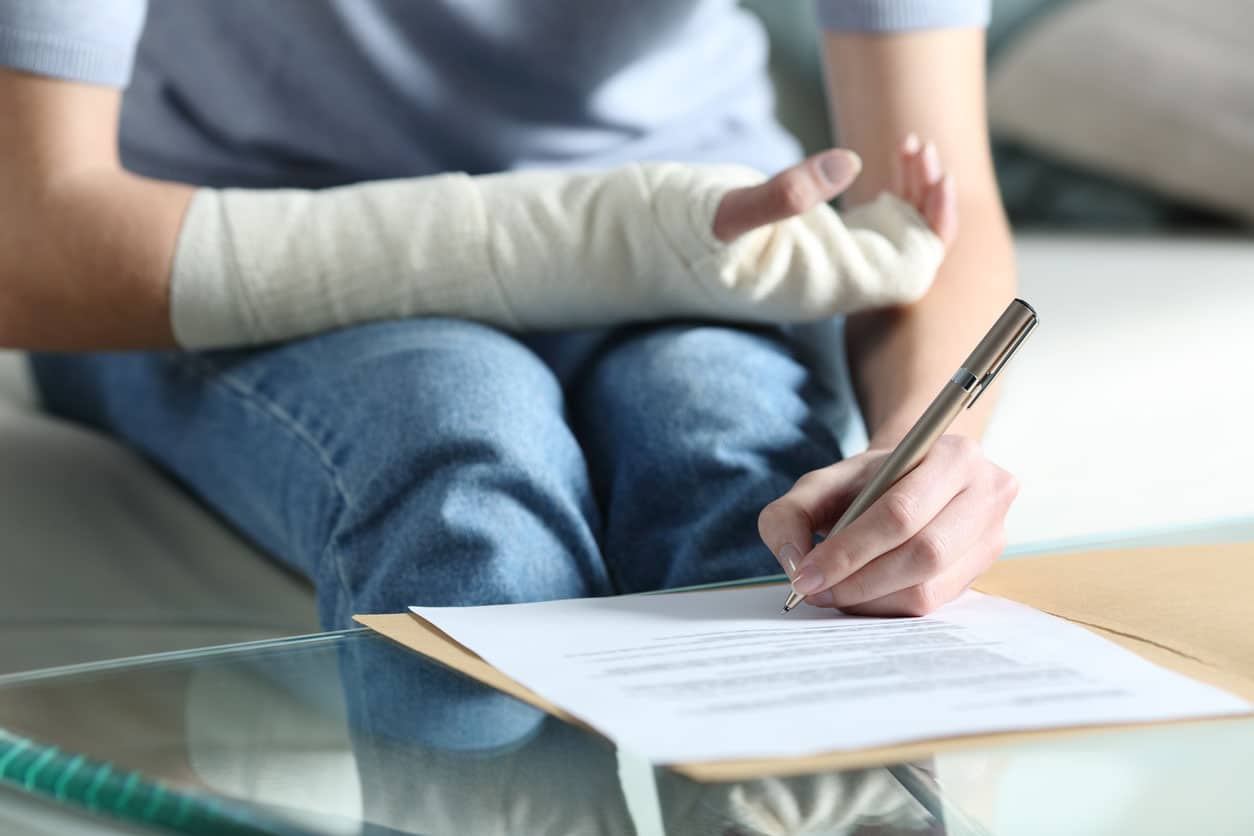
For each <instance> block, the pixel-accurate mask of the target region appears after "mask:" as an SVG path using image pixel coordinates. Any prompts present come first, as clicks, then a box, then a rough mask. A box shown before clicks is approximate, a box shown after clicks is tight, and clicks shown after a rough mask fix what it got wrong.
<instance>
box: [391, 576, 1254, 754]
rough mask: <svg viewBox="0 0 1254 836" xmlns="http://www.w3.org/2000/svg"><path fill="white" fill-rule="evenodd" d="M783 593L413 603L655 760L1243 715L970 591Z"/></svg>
mask: <svg viewBox="0 0 1254 836" xmlns="http://www.w3.org/2000/svg"><path fill="white" fill-rule="evenodd" d="M786 592H787V587H784V586H760V587H748V588H735V589H724V590H718V591H705V592H684V593H674V594H669V595H645V596H641V595H636V596H623V597H614V598H582V599H576V600H567V601H551V602H546V603H538V604H513V605H501V606H487V607H413V608H412V609H413V611H414V612H415V613H416V614H418V615H419V616H421V617H422V618H425V619H426V620H427V621H429V622H431V623H432V624H434V625H435V626H436V627H438V628H439V629H441V630H443V631H444V632H445V633H447V634H448V635H450V636H452V637H453V638H454V639H456V640H457V641H458V642H460V643H461V644H462V645H464V646H466V647H467V648H469V649H470V650H472V651H474V652H475V653H477V654H479V655H480V656H481V657H483V658H484V659H485V660H486V661H487V662H489V663H490V664H492V665H493V666H495V667H496V668H497V669H499V670H500V671H502V672H503V673H505V674H506V675H508V676H510V677H511V678H513V679H515V680H517V681H518V682H520V683H522V684H523V685H526V686H527V687H528V688H530V689H532V690H533V691H535V692H536V693H538V694H540V695H542V696H544V697H545V698H547V699H549V700H550V701H552V702H554V703H556V704H557V705H559V706H561V707H562V708H564V709H566V710H567V711H569V712H570V713H571V714H573V715H575V716H577V717H579V718H580V719H582V720H583V721H584V722H586V723H588V724H589V725H591V726H593V727H594V728H596V729H598V730H600V731H601V732H602V733H604V734H605V735H607V736H608V737H610V738H611V739H612V740H614V741H615V742H617V743H618V744H619V745H620V746H622V747H625V748H627V749H631V750H634V751H636V752H637V753H639V754H641V755H643V756H645V757H647V758H649V759H650V760H652V761H654V762H656V763H676V762H697V761H706V760H722V759H730V758H753V757H775V756H789V755H805V754H817V753H820V752H831V751H837V750H847V749H862V748H867V747H873V746H880V745H886V744H892V743H902V742H905V741H910V740H920V739H929V738H937V737H948V736H953V735H964V734H974V733H980V732H994V731H1011V730H1023V729H1041V728H1048V727H1054V726H1082V725H1089V724H1099V723H1117V722H1131V721H1148V720H1165V719H1175V718H1184V717H1201V716H1207V715H1220V714H1238V713H1243V712H1245V711H1247V710H1248V709H1249V706H1248V705H1247V704H1246V703H1245V702H1244V701H1243V700H1240V699H1238V698H1236V697H1234V696H1232V695H1230V694H1227V693H1225V692H1223V691H1220V690H1219V689H1217V688H1212V687H1210V686H1208V685H1203V684H1201V683H1198V682H1194V681H1193V680H1191V679H1188V678H1187V677H1183V676H1180V675H1178V674H1176V673H1173V672H1171V671H1168V670H1165V669H1163V668H1160V667H1158V666H1156V665H1153V664H1151V663H1149V662H1147V661H1145V660H1143V659H1141V658H1140V657H1139V656H1137V655H1135V654H1133V653H1131V652H1129V651H1127V650H1124V649H1123V648H1121V647H1119V646H1118V645H1115V644H1113V643H1111V642H1108V641H1106V640H1105V639H1102V638H1100V637H1098V636H1096V635H1094V634H1093V633H1090V632H1088V631H1087V630H1085V629H1083V628H1081V627H1078V626H1076V625H1074V624H1070V623H1068V622H1066V621H1063V620H1062V619H1059V618H1055V617H1053V616H1050V615H1046V614H1044V613H1041V612H1038V611H1036V610H1033V609H1031V608H1029V607H1026V606H1023V605H1022V604H1017V603H1014V602H1012V601H1006V600H1004V599H1001V598H994V597H991V596H988V595H982V594H980V593H978V592H967V593H966V594H964V595H963V596H962V597H961V598H960V599H959V600H958V601H956V602H954V603H952V604H949V605H948V606H946V607H944V608H942V609H941V610H940V611H939V612H938V613H936V614H934V615H932V616H929V617H926V618H911V619H879V618H856V617H853V616H846V615H841V614H838V613H833V612H832V611H830V610H819V609H816V608H812V607H804V606H803V607H800V608H798V609H797V610H794V611H793V612H792V613H789V614H787V615H783V614H780V612H779V608H780V604H781V603H782V601H783V598H784V596H785V595H786Z"/></svg>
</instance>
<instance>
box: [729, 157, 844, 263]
mask: <svg viewBox="0 0 1254 836" xmlns="http://www.w3.org/2000/svg"><path fill="white" fill-rule="evenodd" d="M861 171H862V158H861V157H859V156H858V155H857V154H855V153H854V152H853V151H850V150H848V149H845V148H833V149H832V150H830V151H824V152H823V153H821V154H815V155H814V156H813V157H809V158H807V159H805V160H802V161H801V162H799V163H797V164H796V165H794V166H793V167H792V168H786V169H784V170H783V171H781V172H780V173H779V174H776V175H775V176H774V177H772V178H771V179H770V180H767V181H766V182H765V183H761V184H759V185H757V186H746V187H744V188H740V189H732V190H731V191H729V192H727V194H725V195H723V200H722V201H721V202H720V203H719V205H718V211H717V212H716V213H715V215H714V236H715V237H716V238H718V239H719V240H720V241H723V242H729V241H734V240H735V239H737V238H739V237H740V236H741V235H744V234H745V233H746V232H749V231H750V230H753V229H757V228H758V227H760V226H765V225H767V224H773V223H775V222H777V221H783V220H787V219H788V218H791V217H795V216H796V215H801V214H804V213H805V212H808V211H810V210H811V209H813V208H814V207H815V206H818V205H820V204H823V203H826V202H827V201H829V200H831V199H832V198H834V197H836V196H837V195H838V194H840V193H841V192H843V191H844V190H845V189H847V188H849V185H850V184H851V183H853V181H854V180H856V179H857V177H858V174H859V173H860V172H861Z"/></svg>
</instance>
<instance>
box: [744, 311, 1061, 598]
mask: <svg viewBox="0 0 1254 836" xmlns="http://www.w3.org/2000/svg"><path fill="white" fill-rule="evenodd" d="M1036 321H1037V319H1036V312H1035V311H1034V310H1033V309H1032V307H1031V306H1030V305H1028V304H1027V303H1026V302H1023V301H1022V300H1018V299H1016V300H1014V301H1013V302H1012V303H1011V304H1010V306H1009V307H1008V308H1007V309H1006V311H1005V313H1003V314H1002V315H1001V317H1000V318H999V319H998V320H997V322H996V323H994V325H993V327H992V328H991V329H990V331H989V332H988V334H987V335H985V337H984V339H983V340H981V341H980V343H979V345H978V346H976V348H975V350H974V351H973V352H972V353H971V355H970V356H969V357H968V358H967V359H966V361H965V362H964V363H963V365H962V366H961V367H960V368H959V369H958V370H957V371H956V372H955V373H954V374H953V376H952V377H951V379H950V380H948V381H946V382H945V383H944V385H943V386H942V388H941V392H940V394H939V395H937V397H936V398H935V400H933V402H932V404H931V405H930V406H929V407H928V408H927V410H925V411H924V413H923V415H922V416H921V417H920V419H919V420H918V422H917V423H916V424H915V425H914V427H912V428H911V429H910V431H909V432H908V433H906V435H905V437H904V438H903V439H902V440H901V442H900V443H899V444H898V445H897V447H896V448H895V449H894V450H893V451H892V452H891V453H886V452H884V451H868V452H867V453H864V454H862V455H861V456H855V457H853V458H851V459H848V460H846V461H843V462H840V463H837V464H835V465H832V466H831V467H827V468H823V469H822V470H817V471H813V472H812V473H809V474H806V475H805V476H803V477H802V478H801V479H800V480H798V482H797V484H796V485H794V486H793V488H792V490H790V491H789V492H788V493H786V494H785V495H784V496H782V497H780V498H779V499H777V500H776V501H775V502H772V503H771V504H770V505H768V506H767V507H766V508H765V509H764V510H763V512H762V515H761V517H760V518H759V529H760V531H761V534H762V539H763V541H764V542H765V543H766V544H767V545H768V546H769V547H770V548H771V550H772V552H773V553H774V554H775V555H776V557H777V559H778V560H779V561H780V564H781V565H782V566H783V567H784V570H785V571H786V572H787V573H788V575H789V577H790V578H791V579H792V583H793V594H791V595H789V597H788V600H787V602H786V603H785V611H788V610H790V609H792V608H793V607H794V606H796V605H797V603H799V602H800V600H801V599H802V598H803V597H804V598H805V599H807V600H808V601H809V602H810V603H812V604H815V605H817V606H826V607H837V608H839V609H841V610H844V611H846V612H849V613H853V614H858V615H923V614H926V613H928V612H931V611H932V610H934V609H936V608H937V607H938V606H940V605H941V604H943V603H945V602H947V601H949V600H951V599H953V598H955V597H957V596H958V595H959V594H960V593H961V592H962V591H963V590H964V589H965V588H966V587H967V586H968V585H969V584H970V583H971V581H973V580H974V579H975V578H976V577H978V576H979V574H981V573H982V572H983V571H984V569H986V568H987V567H988V566H989V565H990V564H991V563H992V562H993V561H994V560H996V559H997V557H998V556H1000V554H1001V551H1002V549H1003V547H1004V544H1005V536H1004V532H1003V529H1002V526H1003V520H1004V518H1005V513H1006V510H1007V508H1008V507H1009V505H1010V503H1011V502H1012V501H1013V499H1014V497H1015V494H1016V492H1017V486H1016V484H1015V481H1014V477H1012V476H1011V475H1010V474H1009V473H1006V471H1004V470H1002V469H1001V468H999V467H997V466H996V465H994V464H992V463H991V462H989V461H988V460H987V459H985V458H984V457H983V455H982V453H981V452H980V450H979V445H978V444H977V443H976V442H974V441H972V440H971V439H967V438H963V437H960V436H946V435H944V433H945V431H946V429H947V428H948V427H949V425H950V424H951V423H952V422H953V420H954V419H955V418H956V417H957V416H958V414H959V413H961V412H962V410H964V409H966V408H968V407H970V406H971V405H973V404H974V403H975V402H976V400H978V399H979V397H980V395H981V394H983V392H985V391H986V390H987V388H988V386H989V385H990V384H991V383H992V381H993V380H994V378H996V376H997V375H998V373H1000V371H1001V370H1002V368H1004V367H1005V365H1006V363H1007V362H1008V361H1009V360H1010V358H1011V357H1012V356H1013V355H1014V353H1015V351H1017V350H1018V348H1019V346H1020V345H1022V343H1023V341H1024V340H1025V339H1026V338H1027V336H1028V334H1029V333H1030V332H1031V331H1032V329H1033V328H1034V327H1035V326H1036ZM855 494H856V495H855ZM983 521H987V524H986V525H983V524H982V522H983ZM985 528H991V529H992V530H985ZM816 533H827V539H826V540H824V541H823V542H822V543H820V544H818V545H817V546H811V543H812V540H813V537H814V534H816Z"/></svg>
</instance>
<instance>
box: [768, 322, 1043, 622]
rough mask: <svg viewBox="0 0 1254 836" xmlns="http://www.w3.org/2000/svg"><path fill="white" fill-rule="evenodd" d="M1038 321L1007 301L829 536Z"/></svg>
mask: <svg viewBox="0 0 1254 836" xmlns="http://www.w3.org/2000/svg"><path fill="white" fill-rule="evenodd" d="M1036 322H1037V319H1036V311H1035V310H1034V309H1033V308H1032V306H1031V305H1029V304H1028V303H1027V302H1025V301H1023V300H1022V299H1015V300H1014V301H1013V302H1011V303H1010V305H1009V306H1008V307H1007V308H1006V310H1005V312H1004V313H1002V315H1001V316H1000V317H998V318H997V321H996V322H994V323H993V327H992V328H990V329H989V331H988V333H987V334H985V335H984V339H982V340H980V342H979V345H977V346H976V347H975V350H974V351H972V352H971V355H970V356H969V357H967V359H966V361H965V362H963V364H962V366H961V367H959V369H958V371H956V372H954V375H953V377H951V378H950V379H949V380H947V381H946V382H945V385H944V386H943V387H942V388H941V391H940V394H939V395H937V396H936V398H935V399H934V400H933V401H932V403H931V404H930V405H929V406H928V408H927V409H925V410H924V411H923V414H922V415H921V416H920V417H919V420H918V421H916V422H915V425H914V426H913V427H911V428H910V432H908V433H906V435H905V437H904V438H902V439H901V441H900V442H899V443H898V444H897V446H896V447H895V448H894V449H893V452H891V453H889V454H888V458H886V459H884V463H883V464H881V465H880V468H879V470H877V471H875V475H874V476H872V477H871V481H869V482H867V483H866V485H865V486H864V487H863V488H862V490H861V491H860V492H859V493H858V495H857V496H856V497H854V500H853V502H852V503H850V505H849V507H848V508H846V509H845V513H843V514H841V516H840V519H839V520H837V521H836V525H834V526H832V530H831V532H830V533H829V534H828V535H827V536H829V537H830V536H832V534H835V533H836V532H838V531H840V530H841V529H842V528H844V527H845V526H847V525H849V523H851V522H853V521H854V520H855V519H857V518H858V516H859V515H860V514H861V513H862V512H863V511H865V510H866V509H867V508H869V507H871V505H873V504H874V503H875V500H877V499H879V498H880V497H881V496H883V495H884V492H885V491H887V490H888V489H889V488H890V487H892V486H893V484H894V483H895V482H897V480H899V479H900V478H901V477H903V476H905V475H906V474H907V473H909V472H910V471H911V470H914V468H915V466H916V465H918V463H919V462H920V461H922V460H923V457H924V456H926V455H927V451H928V450H930V449H932V445H933V444H935V443H936V439H938V438H940V437H941V436H942V435H944V434H945V431H946V430H947V429H949V425H950V424H952V423H953V422H954V419H955V418H957V417H958V415H959V413H961V412H962V410H964V409H970V408H971V407H972V406H974V405H975V402H976V401H978V400H979V399H980V395H982V394H984V391H985V390H986V389H988V387H989V385H990V384H991V383H992V382H993V379H994V378H996V377H997V375H998V374H999V373H1000V372H1001V370H1002V369H1003V368H1004V367H1005V365H1006V363H1008V362H1009V361H1010V358H1011V357H1013V356H1014V354H1015V352H1016V351H1018V350H1019V346H1021V345H1023V341H1024V340H1026V339H1027V337H1028V334H1030V333H1032V329H1033V328H1035V327H1036ZM804 598H805V596H804V595H798V594H797V590H795V589H793V590H790V591H789V593H788V600H787V601H786V602H785V603H784V608H783V609H782V610H781V611H780V612H789V611H790V610H792V609H793V608H794V607H796V606H797V605H798V604H800V603H801V601H802V600H803V599H804Z"/></svg>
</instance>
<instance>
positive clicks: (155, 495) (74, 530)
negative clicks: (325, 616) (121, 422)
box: [0, 401, 318, 672]
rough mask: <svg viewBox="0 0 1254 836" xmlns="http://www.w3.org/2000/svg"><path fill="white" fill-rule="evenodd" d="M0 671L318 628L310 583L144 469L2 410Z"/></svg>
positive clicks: (122, 452)
mask: <svg viewBox="0 0 1254 836" xmlns="http://www.w3.org/2000/svg"><path fill="white" fill-rule="evenodd" d="M0 575H2V576H3V578H4V582H3V583H0V672H5V671H13V670H22V669H28V668H34V667H45V666H51V665H61V664H68V663H71V662H79V661H86V660H91V659H100V658H109V657H114V656H125V655H132V654H137V653H149V652H155V651H162V650H176V649H183V648H188V647H198V646H204V645H211V644H222V643H226V642H234V641H245V640H250V639H257V638H263V637H267V636H277V635H285V634H287V635H290V634H295V633H306V632H311V631H314V630H316V629H317V627H318V622H317V617H316V614H315V611H314V605H313V597H312V594H311V592H310V590H309V587H308V585H307V584H306V583H305V582H304V581H303V580H301V579H298V578H297V577H295V576H294V575H292V574H291V573H288V572H286V571H284V570H283V569H281V568H279V567H277V566H276V565H274V564H273V563H271V562H270V561H269V560H267V559H266V558H264V557H262V556H261V555H259V554H258V553H257V551H256V550H254V549H253V548H252V547H250V546H249V545H248V544H246V543H244V542H243V541H242V540H241V539H240V538H239V537H237V536H236V535H234V534H233V533H232V532H230V531H229V530H228V529H226V528H225V527H224V526H223V525H222V524H221V523H220V522H219V521H218V520H217V519H216V518H215V517H214V516H212V515H211V514H209V513H208V512H207V511H205V510H204V509H203V508H202V507H201V506H200V505H199V504H197V503H196V502H194V501H193V500H192V499H190V498H189V497H188V496H187V495H186V494H184V493H183V492H181V491H179V490H177V489H176V488H174V487H173V486H172V485H171V484H170V483H169V481H168V480H167V479H166V478H165V477H164V476H163V475H162V474H160V473H158V472H157V471H156V470H155V469H154V468H153V467H152V466H150V465H149V464H148V463H147V462H145V461H143V460H142V459H140V458H139V457H138V456H137V455H135V454H134V453H132V452H131V451H129V450H127V449H125V448H123V447H122V446H120V445H118V444H116V443H114V442H112V441H110V440H108V439H106V438H104V437H103V436H100V435H99V434H97V433H94V432H90V431H88V430H85V429H82V428H79V427H75V426H72V425H70V424H67V423H65V422H62V421H59V420H57V419H54V418H51V417H49V416H46V415H42V414H38V413H36V412H33V411H31V410H30V409H27V408H24V407H22V406H19V405H15V404H13V403H11V402H9V403H6V402H3V401H0Z"/></svg>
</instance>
